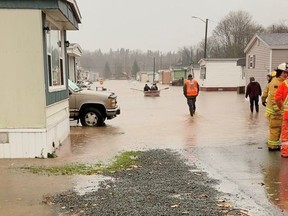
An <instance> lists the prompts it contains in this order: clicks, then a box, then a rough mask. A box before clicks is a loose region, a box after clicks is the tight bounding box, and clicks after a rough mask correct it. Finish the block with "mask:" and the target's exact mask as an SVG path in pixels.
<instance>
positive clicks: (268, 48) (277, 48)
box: [244, 33, 288, 88]
mask: <svg viewBox="0 0 288 216" xmlns="http://www.w3.org/2000/svg"><path fill="white" fill-rule="evenodd" d="M244 52H245V54H246V68H245V73H246V85H247V84H248V83H249V77H252V76H253V77H255V79H256V81H258V82H259V83H260V85H261V87H262V88H264V87H265V86H266V85H267V80H266V76H267V74H268V73H270V72H271V71H273V70H274V69H276V68H277V66H278V65H279V64H281V63H283V62H288V33H261V34H255V35H254V36H253V38H252V39H251V40H250V42H249V43H248V45H247V46H246V48H245V49H244Z"/></svg>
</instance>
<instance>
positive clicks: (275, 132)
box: [261, 70, 286, 150]
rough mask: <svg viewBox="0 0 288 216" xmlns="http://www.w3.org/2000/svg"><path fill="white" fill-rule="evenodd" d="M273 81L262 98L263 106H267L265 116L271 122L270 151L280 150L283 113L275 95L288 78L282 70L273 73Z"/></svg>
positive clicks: (268, 143)
mask: <svg viewBox="0 0 288 216" xmlns="http://www.w3.org/2000/svg"><path fill="white" fill-rule="evenodd" d="M271 76H272V79H271V81H270V82H269V83H268V85H267V86H266V88H265V90H264V92H263V94H262V96H261V101H262V105H263V106H266V112H265V115H266V117H267V119H268V122H269V138H268V142H267V145H268V150H280V135H281V128H282V118H283V116H282V111H280V110H279V108H278V106H277V104H276V102H275V100H274V95H275V92H276V90H277V88H278V85H279V84H280V83H282V82H283V81H284V80H285V79H286V76H283V75H282V71H281V70H277V72H276V71H273V72H272V73H271Z"/></svg>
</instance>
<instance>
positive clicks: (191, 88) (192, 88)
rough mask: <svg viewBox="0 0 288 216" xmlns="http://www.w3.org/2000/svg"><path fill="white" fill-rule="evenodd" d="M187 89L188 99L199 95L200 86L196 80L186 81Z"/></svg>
mask: <svg viewBox="0 0 288 216" xmlns="http://www.w3.org/2000/svg"><path fill="white" fill-rule="evenodd" d="M185 87H186V91H187V96H188V97H189V96H197V95H198V89H199V85H198V82H197V81H196V80H194V79H192V80H186V81H185Z"/></svg>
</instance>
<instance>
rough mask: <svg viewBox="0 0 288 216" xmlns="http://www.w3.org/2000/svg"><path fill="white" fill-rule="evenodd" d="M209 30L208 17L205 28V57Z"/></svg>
mask: <svg viewBox="0 0 288 216" xmlns="http://www.w3.org/2000/svg"><path fill="white" fill-rule="evenodd" d="M207 30H208V19H206V28H205V44H204V58H206V57H207Z"/></svg>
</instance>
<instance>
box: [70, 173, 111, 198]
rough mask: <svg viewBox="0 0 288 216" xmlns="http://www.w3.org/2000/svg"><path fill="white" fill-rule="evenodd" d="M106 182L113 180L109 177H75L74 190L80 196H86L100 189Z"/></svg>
mask: <svg viewBox="0 0 288 216" xmlns="http://www.w3.org/2000/svg"><path fill="white" fill-rule="evenodd" d="M105 180H113V178H111V177H109V176H103V175H89V176H84V175H82V176H80V175H79V176H74V177H73V185H74V187H73V190H74V191H75V192H77V193H78V194H79V195H84V194H86V193H90V192H93V191H97V190H98V189H99V184H100V182H102V181H105Z"/></svg>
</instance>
